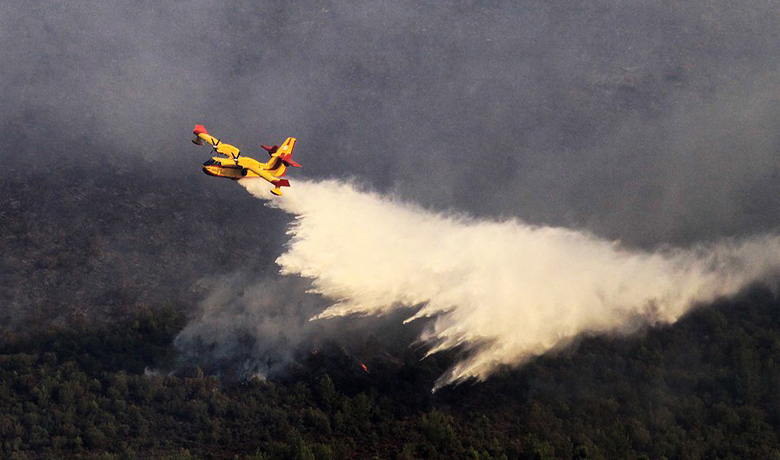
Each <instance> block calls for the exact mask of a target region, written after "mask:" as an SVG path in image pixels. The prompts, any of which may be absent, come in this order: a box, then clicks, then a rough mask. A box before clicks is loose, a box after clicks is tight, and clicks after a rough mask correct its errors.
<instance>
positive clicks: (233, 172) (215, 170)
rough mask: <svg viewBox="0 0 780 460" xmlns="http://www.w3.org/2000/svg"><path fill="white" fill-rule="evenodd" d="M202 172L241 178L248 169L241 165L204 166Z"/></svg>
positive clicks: (210, 174)
mask: <svg viewBox="0 0 780 460" xmlns="http://www.w3.org/2000/svg"><path fill="white" fill-rule="evenodd" d="M203 172H204V173H206V174H208V175H209V176H215V177H226V178H228V179H241V178H243V177H245V176H247V173H248V171H246V170H245V169H244V168H242V167H230V166H204V167H203Z"/></svg>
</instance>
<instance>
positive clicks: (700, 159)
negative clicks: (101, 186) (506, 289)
mask: <svg viewBox="0 0 780 460" xmlns="http://www.w3.org/2000/svg"><path fill="white" fill-rule="evenodd" d="M779 22H780V7H778V5H777V3H776V2H774V1H771V0H751V1H748V2H742V3H740V4H739V5H735V4H733V3H732V2H725V1H717V2H710V1H707V2H705V1H694V2H686V3H684V4H678V3H675V2H663V1H655V2H618V3H616V2H610V1H598V2H587V3H582V2H571V1H554V2H548V1H544V2H542V1H540V2H530V3H529V2H525V3H516V2H501V1H492V2H403V1H401V2H327V1H307V2H295V3H292V4H290V3H287V2H209V1H179V2H162V3H154V4H150V3H141V4H132V5H130V4H127V3H125V2H97V1H86V2H59V1H43V2H36V3H35V4H34V5H30V4H26V3H19V2H6V3H4V4H3V5H2V6H0V39H2V40H3V43H5V46H3V47H2V49H0V59H2V62H3V63H4V64H3V66H2V69H0V97H2V99H0V104H2V106H3V107H4V110H3V111H2V115H0V116H2V122H3V125H4V126H6V127H8V128H10V129H9V131H11V133H9V134H28V135H29V134H32V135H38V136H40V137H41V138H44V137H47V136H57V137H59V138H64V139H69V140H71V141H73V142H75V141H79V142H85V141H86V144H84V147H83V148H84V149H86V150H87V152H85V153H98V152H99V153H100V154H101V155H129V156H137V157H139V158H145V159H146V160H149V161H155V162H163V163H165V162H167V161H169V160H175V161H173V162H172V163H171V165H170V166H161V167H176V168H180V167H181V163H180V162H182V161H194V162H197V161H198V159H200V158H201V157H203V156H204V153H203V152H201V151H198V150H193V149H192V148H190V147H189V146H188V144H186V143H185V142H184V141H185V140H186V138H187V137H188V136H189V131H190V130H191V128H192V126H191V125H192V124H194V122H196V121H201V122H204V123H205V124H206V125H207V127H209V128H210V129H211V130H212V131H213V132H215V133H218V134H219V135H220V136H222V137H224V138H226V139H230V140H231V141H232V142H233V143H235V144H236V145H239V146H242V147H243V148H244V151H245V152H247V153H249V152H251V151H253V150H256V149H257V146H258V144H260V143H267V142H278V141H279V140H281V139H283V138H284V137H285V136H287V135H295V136H297V137H298V138H299V139H300V140H301V142H300V144H299V155H300V158H301V159H302V161H303V162H304V164H305V166H306V169H305V171H306V174H308V175H310V176H312V177H345V176H355V177H358V178H360V179H361V180H364V181H367V182H369V183H371V184H372V185H373V186H374V187H375V188H378V189H379V190H385V191H386V190H393V191H395V192H397V193H399V194H401V195H403V196H405V197H407V198H410V199H413V200H414V201H417V202H420V203H422V204H425V205H432V206H435V207H437V208H440V209H447V208H453V209H456V210H465V211H468V212H471V213H475V214H478V215H485V216H499V215H500V216H518V217H521V218H523V219H524V220H526V221H528V222H533V223H549V224H562V225H566V226H569V227H587V228H589V229H591V230H593V231H595V232H596V233H598V234H602V235H605V236H608V237H610V238H619V239H622V240H624V241H626V242H628V243H631V244H640V245H644V246H654V245H658V244H663V243H668V242H676V243H682V244H688V243H691V242H693V241H696V240H699V239H710V238H715V237H718V236H722V235H740V234H749V233H755V232H757V231H765V230H768V229H772V228H775V227H776V225H777V223H778V212H777V211H778V210H780V201H778V198H776V196H777V193H776V192H778V191H780V190H778V187H777V186H776V185H775V183H776V182H777V181H776V180H775V176H774V175H775V174H776V172H777V166H778V165H777V160H776V158H777V155H776V154H777V153H778V149H779V148H780V143H779V142H778V131H777V129H776V127H777V126H778V123H779V122H780V106H779V105H778V97H779V94H780V76H779V75H780V72H778V70H780V69H779V66H780V64H779V62H780V59H779V57H780V39H778V30H777V24H778V23H779ZM55 129H58V130H63V132H60V133H55V132H53V130H55ZM70 129H72V130H73V132H70V133H69V132H68V130H70ZM26 139H30V138H29V137H27V138H26ZM81 149H82V148H81V145H78V144H77V145H72V144H68V145H64V146H61V147H60V148H58V149H56V150H55V151H53V152H51V154H52V155H53V156H54V157H55V158H62V157H65V156H71V155H74V154H75V152H78V151H79V150H81ZM4 152H5V153H6V155H8V154H12V153H13V150H12V149H8V148H7V147H6V148H5V149H4Z"/></svg>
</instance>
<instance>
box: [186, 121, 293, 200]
mask: <svg viewBox="0 0 780 460" xmlns="http://www.w3.org/2000/svg"><path fill="white" fill-rule="evenodd" d="M192 133H193V134H194V135H195V138H194V139H192V143H193V144H196V145H205V144H204V142H206V143H208V144H209V145H211V146H212V151H213V152H216V153H218V154H221V155H225V156H226V157H227V158H223V157H218V156H217V157H211V159H209V160H208V161H207V162H205V163H203V172H205V173H206V174H208V175H209V176H216V177H227V178H228V179H233V180H238V179H243V178H245V177H262V178H263V179H265V180H267V181H268V182H270V183H272V184H273V185H274V188H273V189H271V193H273V194H274V195H276V196H281V195H282V189H281V188H280V187H289V186H290V182H289V181H288V180H287V179H282V176H284V173H285V172H287V167H288V166H293V167H296V168H300V167H301V165H299V164H298V163H296V162H294V161H293V159H292V154H293V149H294V148H295V138H294V137H288V138H287V140H286V141H284V144H282V146H281V147H279V146H278V145H274V146H273V147H269V146H267V145H262V146H261V147H263V148H264V149H265V150H267V151H268V154H269V155H271V159H270V160H268V162H266V163H260V162H259V161H257V160H255V159H254V158H249V157H242V156H241V151H240V150H238V148H236V147H235V146H232V145H230V144H226V143H224V142H222V141H220V140H219V139H217V138H216V137H214V136H212V135H210V134H209V133H208V131H206V128H204V127H203V125H195V129H194V130H193V131H192Z"/></svg>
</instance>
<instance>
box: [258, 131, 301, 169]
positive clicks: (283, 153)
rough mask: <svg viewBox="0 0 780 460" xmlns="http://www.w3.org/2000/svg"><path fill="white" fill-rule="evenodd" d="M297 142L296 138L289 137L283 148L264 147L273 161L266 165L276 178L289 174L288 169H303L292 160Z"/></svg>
mask: <svg viewBox="0 0 780 460" xmlns="http://www.w3.org/2000/svg"><path fill="white" fill-rule="evenodd" d="M295 142H296V139H295V138H294V137H288V138H287V140H285V141H284V143H283V144H282V145H281V146H276V145H275V146H273V147H269V146H267V145H263V146H262V147H263V148H264V149H265V150H267V151H268V153H269V154H270V155H271V159H270V160H268V163H266V165H267V166H266V167H267V168H268V172H269V173H271V174H272V175H274V176H276V177H282V176H284V174H285V173H286V172H287V168H288V167H290V166H292V167H294V168H300V167H301V165H300V164H298V163H297V162H295V161H294V160H293V159H292V155H293V150H294V149H295Z"/></svg>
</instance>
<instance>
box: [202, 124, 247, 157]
mask: <svg viewBox="0 0 780 460" xmlns="http://www.w3.org/2000/svg"><path fill="white" fill-rule="evenodd" d="M192 133H193V134H194V135H195V138H194V139H193V140H192V142H193V143H194V144H197V145H205V144H204V142H205V143H208V144H209V145H211V146H212V147H214V150H215V151H216V152H217V153H220V154H222V155H225V156H226V157H228V158H232V159H234V160H235V159H236V158H238V157H239V156H240V155H241V151H240V150H239V149H238V148H236V147H235V146H233V145H230V144H226V143H224V142H222V141H220V140H219V139H217V138H216V137H214V136H212V135H211V134H209V133H208V131H206V128H205V127H204V126H203V125H195V129H194V130H193V131H192Z"/></svg>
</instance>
